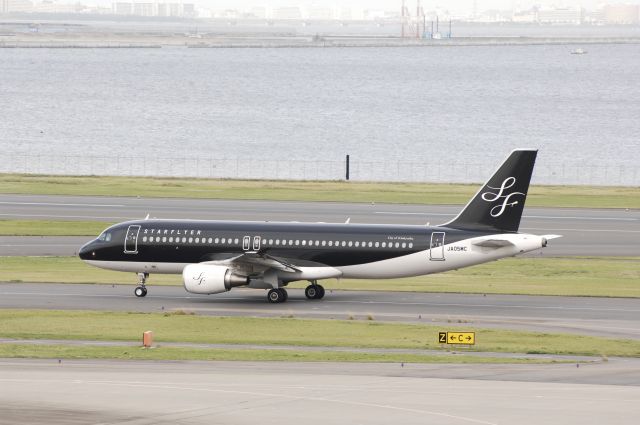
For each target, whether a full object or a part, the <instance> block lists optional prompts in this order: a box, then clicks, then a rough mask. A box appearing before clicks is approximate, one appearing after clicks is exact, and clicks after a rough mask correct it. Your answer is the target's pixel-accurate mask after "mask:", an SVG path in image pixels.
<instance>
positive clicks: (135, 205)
mask: <svg viewBox="0 0 640 425" xmlns="http://www.w3.org/2000/svg"><path fill="white" fill-rule="evenodd" d="M461 208H462V207H461V206H442V205H403V204H363V203H334V202H285V201H241V200H238V201H236V200H207V199H158V198H116V197H85V196H46V195H6V194H5V195H0V211H1V212H0V219H7V218H9V219H38V220H95V221H105V222H119V221H125V220H131V219H140V218H144V217H145V216H146V215H147V214H150V216H151V217H156V218H167V219H180V218H183V219H208V220H259V221H300V222H338V223H340V222H344V221H345V220H347V218H350V219H351V223H388V224H394V223H397V224H418V225H419V224H427V223H429V224H432V225H435V224H439V223H444V222H446V221H448V220H450V219H451V218H453V217H454V216H455V215H456V214H457V213H458V212H459V211H460V209H461ZM520 231H521V232H530V233H535V234H551V233H553V234H561V235H563V236H564V237H563V238H560V239H555V240H553V241H552V243H550V244H549V246H548V247H547V248H546V249H544V250H543V251H542V252H543V255H546V256H554V255H594V256H608V255H615V256H640V243H638V240H640V211H639V210H622V209H571V208H529V207H527V208H525V213H524V217H523V219H522V224H521V227H520ZM89 239H90V238H89V237H87V238H66V237H49V238H43V239H39V240H38V239H33V238H25V239H24V240H20V239H8V238H7V237H3V238H2V239H0V250H1V251H2V253H1V255H74V254H75V253H76V252H77V248H78V247H79V245H78V246H76V245H75V244H77V243H78V242H79V241H80V242H82V241H86V240H89ZM538 255H539V254H538Z"/></svg>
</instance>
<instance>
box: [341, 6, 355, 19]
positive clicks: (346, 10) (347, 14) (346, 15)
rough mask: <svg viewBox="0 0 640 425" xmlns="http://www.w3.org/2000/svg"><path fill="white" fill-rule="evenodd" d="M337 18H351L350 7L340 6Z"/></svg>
mask: <svg viewBox="0 0 640 425" xmlns="http://www.w3.org/2000/svg"><path fill="white" fill-rule="evenodd" d="M338 18H339V19H341V20H343V21H350V20H351V19H353V12H352V11H351V8H350V7H341V8H340V10H339V11H338Z"/></svg>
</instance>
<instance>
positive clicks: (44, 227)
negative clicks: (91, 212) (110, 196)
mask: <svg viewBox="0 0 640 425" xmlns="http://www.w3.org/2000/svg"><path fill="white" fill-rule="evenodd" d="M111 224H113V223H107V222H101V221H51V220H0V236H97V235H99V234H100V232H102V231H103V230H104V229H106V228H107V227H109V226H110V225H111Z"/></svg>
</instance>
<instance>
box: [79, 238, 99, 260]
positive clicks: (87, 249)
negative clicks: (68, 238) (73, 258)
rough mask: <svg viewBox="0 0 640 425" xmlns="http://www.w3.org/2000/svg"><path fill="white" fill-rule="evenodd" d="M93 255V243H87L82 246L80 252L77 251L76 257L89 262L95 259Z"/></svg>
mask: <svg viewBox="0 0 640 425" xmlns="http://www.w3.org/2000/svg"><path fill="white" fill-rule="evenodd" d="M95 255H96V253H95V250H94V246H93V242H88V243H86V244H84V245H82V247H81V248H80V251H78V257H80V259H81V260H90V259H92V258H93V257H95Z"/></svg>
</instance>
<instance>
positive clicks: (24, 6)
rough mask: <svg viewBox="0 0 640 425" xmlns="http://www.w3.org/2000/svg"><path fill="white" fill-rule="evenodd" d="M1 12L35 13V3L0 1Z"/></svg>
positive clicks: (10, 0) (21, 0) (20, 0)
mask: <svg viewBox="0 0 640 425" xmlns="http://www.w3.org/2000/svg"><path fill="white" fill-rule="evenodd" d="M0 2H2V3H0V12H2V13H9V12H33V3H32V2H30V1H29V0H0Z"/></svg>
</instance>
